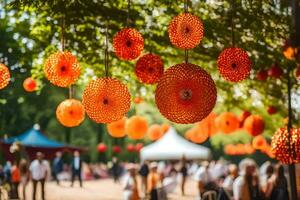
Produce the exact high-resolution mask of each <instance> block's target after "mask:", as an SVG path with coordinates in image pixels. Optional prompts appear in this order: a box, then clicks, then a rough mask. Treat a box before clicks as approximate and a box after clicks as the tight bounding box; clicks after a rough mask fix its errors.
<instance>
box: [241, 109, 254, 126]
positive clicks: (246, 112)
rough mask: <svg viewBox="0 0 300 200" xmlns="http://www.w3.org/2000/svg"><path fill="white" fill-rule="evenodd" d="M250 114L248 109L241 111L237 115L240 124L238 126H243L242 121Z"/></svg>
mask: <svg viewBox="0 0 300 200" xmlns="http://www.w3.org/2000/svg"><path fill="white" fill-rule="evenodd" d="M250 115H251V112H249V111H243V112H242V114H241V115H240V116H239V121H240V125H239V127H240V128H242V127H243V126H244V122H245V120H246V119H247V117H249V116H250Z"/></svg>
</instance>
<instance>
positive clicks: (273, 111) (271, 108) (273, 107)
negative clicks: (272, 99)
mask: <svg viewBox="0 0 300 200" xmlns="http://www.w3.org/2000/svg"><path fill="white" fill-rule="evenodd" d="M268 113H269V114H270V115H273V114H275V113H277V108H276V107H275V106H269V107H268Z"/></svg>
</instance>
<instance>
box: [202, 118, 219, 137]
mask: <svg viewBox="0 0 300 200" xmlns="http://www.w3.org/2000/svg"><path fill="white" fill-rule="evenodd" d="M216 118H217V115H216V114H215V113H213V112H211V113H210V114H209V115H208V116H207V117H206V118H204V119H203V120H202V121H201V122H198V124H197V128H198V129H199V130H200V131H201V133H203V134H205V135H208V136H212V135H214V134H216V133H217V132H218V130H217V127H216V123H215V120H216Z"/></svg>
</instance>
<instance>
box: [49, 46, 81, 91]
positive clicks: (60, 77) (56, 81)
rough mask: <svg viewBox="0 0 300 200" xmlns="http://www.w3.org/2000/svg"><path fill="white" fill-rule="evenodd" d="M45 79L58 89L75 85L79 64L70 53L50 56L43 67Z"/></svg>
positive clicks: (78, 73)
mask: <svg viewBox="0 0 300 200" xmlns="http://www.w3.org/2000/svg"><path fill="white" fill-rule="evenodd" d="M44 72H45V75H46V78H47V79H48V80H49V81H50V82H51V83H52V84H53V85H56V86H59V87H68V86H70V85H72V84H73V83H75V82H76V81H77V79H78V78H79V76H80V64H79V62H78V61H77V58H76V57H75V56H73V55H72V54H71V53H70V52H67V51H64V52H61V51H59V52H56V53H54V54H51V55H50V56H49V58H48V59H47V60H46V63H45V66H44Z"/></svg>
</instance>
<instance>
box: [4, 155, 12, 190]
mask: <svg viewBox="0 0 300 200" xmlns="http://www.w3.org/2000/svg"><path fill="white" fill-rule="evenodd" d="M3 172H4V181H5V182H6V183H8V184H9V185H11V162H10V161H9V160H8V161H6V163H5V165H4V168H3Z"/></svg>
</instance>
